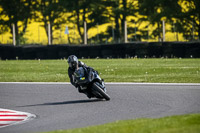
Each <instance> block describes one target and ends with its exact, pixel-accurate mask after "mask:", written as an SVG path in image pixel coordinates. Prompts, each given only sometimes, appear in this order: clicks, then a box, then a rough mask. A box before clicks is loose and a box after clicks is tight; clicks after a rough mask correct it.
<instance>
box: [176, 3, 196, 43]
mask: <svg viewBox="0 0 200 133" xmlns="http://www.w3.org/2000/svg"><path fill="white" fill-rule="evenodd" d="M180 3H181V4H180V5H181V6H182V12H181V14H180V15H179V16H177V17H176V18H177V23H176V27H177V30H178V31H179V32H182V33H183V35H184V37H185V38H186V39H188V40H194V39H198V40H199V39H200V8H199V5H200V0H181V2H180ZM196 33H197V34H196ZM195 35H196V38H195Z"/></svg>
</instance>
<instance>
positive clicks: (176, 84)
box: [0, 82, 200, 86]
mask: <svg viewBox="0 0 200 133" xmlns="http://www.w3.org/2000/svg"><path fill="white" fill-rule="evenodd" d="M0 84H39V85H43V84H44V85H45V84H47V85H48V84H55V85H56V84H63V85H66V84H71V83H69V82H0ZM106 84H108V85H175V86H180V85H183V86H200V83H131V82H106Z"/></svg>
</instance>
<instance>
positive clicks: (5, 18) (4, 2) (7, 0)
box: [0, 0, 36, 45]
mask: <svg viewBox="0 0 200 133" xmlns="http://www.w3.org/2000/svg"><path fill="white" fill-rule="evenodd" d="M35 5H36V2H35V0H0V7H1V8H2V9H3V10H2V11H0V16H1V17H0V25H3V26H1V29H3V30H4V31H5V30H8V29H9V30H10V32H11V34H12V32H13V30H12V25H13V24H14V26H15V32H16V33H15V34H16V42H17V43H16V44H17V45H19V44H20V43H23V41H24V39H25V38H24V34H25V32H26V29H27V25H28V23H29V22H30V20H31V19H32V18H33V16H34V12H33V10H34V7H35Z"/></svg>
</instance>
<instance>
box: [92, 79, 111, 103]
mask: <svg viewBox="0 0 200 133" xmlns="http://www.w3.org/2000/svg"><path fill="white" fill-rule="evenodd" d="M93 88H94V89H95V90H96V91H97V92H99V93H100V94H101V95H102V96H103V97H104V98H105V99H106V100H107V101H109V100H110V96H109V95H108V94H106V93H105V92H104V91H103V89H102V88H101V87H100V86H98V85H97V83H96V82H95V83H94V84H93Z"/></svg>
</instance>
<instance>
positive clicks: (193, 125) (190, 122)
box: [47, 114, 200, 133]
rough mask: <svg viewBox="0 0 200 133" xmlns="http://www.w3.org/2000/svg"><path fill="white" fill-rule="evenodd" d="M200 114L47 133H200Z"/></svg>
mask: <svg viewBox="0 0 200 133" xmlns="http://www.w3.org/2000/svg"><path fill="white" fill-rule="evenodd" d="M199 132H200V114H188V115H180V116H170V117H164V118H158V119H149V118H145V119H136V120H124V121H116V122H113V123H108V124H104V125H99V126H91V127H86V128H79V129H72V130H59V131H52V132H47V133H199Z"/></svg>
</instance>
